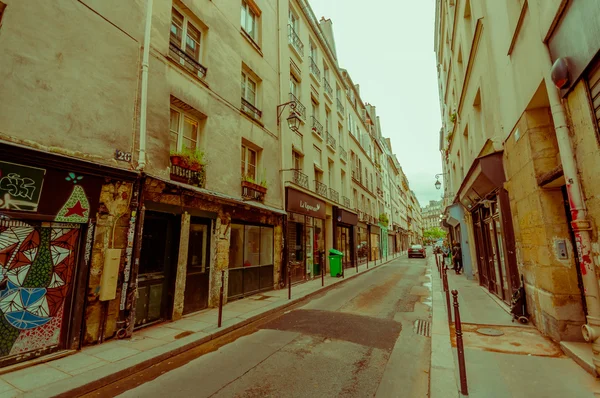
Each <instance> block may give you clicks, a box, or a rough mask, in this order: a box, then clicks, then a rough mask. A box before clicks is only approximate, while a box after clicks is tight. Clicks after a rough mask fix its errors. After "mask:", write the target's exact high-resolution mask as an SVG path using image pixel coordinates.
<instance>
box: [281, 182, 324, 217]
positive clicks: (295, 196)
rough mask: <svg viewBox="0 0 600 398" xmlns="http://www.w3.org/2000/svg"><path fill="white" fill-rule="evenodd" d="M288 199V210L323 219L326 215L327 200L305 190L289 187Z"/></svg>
mask: <svg viewBox="0 0 600 398" xmlns="http://www.w3.org/2000/svg"><path fill="white" fill-rule="evenodd" d="M286 201H287V203H286V210H287V211H290V212H294V213H300V214H304V215H307V216H311V217H316V218H321V219H324V218H325V216H326V212H325V202H323V201H322V200H320V199H317V198H315V197H313V196H310V195H307V194H305V193H304V192H300V191H297V190H295V189H291V188H288V190H287V200H286Z"/></svg>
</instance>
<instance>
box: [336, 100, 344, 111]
mask: <svg viewBox="0 0 600 398" xmlns="http://www.w3.org/2000/svg"><path fill="white" fill-rule="evenodd" d="M336 102H337V110H338V112H339V113H341V114H342V115H343V114H344V113H345V111H344V105H342V101H341V100H340V99H339V98H337V99H336Z"/></svg>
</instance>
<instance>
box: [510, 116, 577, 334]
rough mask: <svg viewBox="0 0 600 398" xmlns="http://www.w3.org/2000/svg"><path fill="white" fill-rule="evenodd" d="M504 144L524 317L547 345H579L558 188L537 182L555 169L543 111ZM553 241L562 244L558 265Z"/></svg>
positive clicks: (550, 132)
mask: <svg viewBox="0 0 600 398" xmlns="http://www.w3.org/2000/svg"><path fill="white" fill-rule="evenodd" d="M517 128H518V130H519V134H520V137H519V139H518V140H516V137H515V133H514V132H513V134H512V135H511V136H510V137H509V139H508V140H507V141H506V143H505V153H504V167H505V172H506V178H507V182H506V184H505V188H506V189H507V190H508V192H509V200H510V204H511V212H512V215H513V226H514V231H515V242H516V248H517V262H518V266H519V271H520V273H522V274H523V275H524V277H525V284H526V291H527V299H528V305H529V311H530V312H531V313H532V315H533V320H534V322H535V324H536V325H537V327H538V328H539V329H540V330H541V331H542V332H543V333H545V334H546V335H548V336H550V337H551V338H552V339H554V340H556V341H559V340H580V339H581V333H580V331H579V328H580V326H581V323H582V322H584V317H583V310H582V305H581V295H580V291H579V287H578V285H577V271H576V268H575V267H576V265H575V261H574V259H573V248H572V246H571V243H570V242H571V241H570V237H569V230H568V223H567V218H566V213H565V209H564V205H563V197H562V193H561V191H560V188H546V189H544V188H541V187H539V186H538V184H537V178H538V177H539V176H541V175H543V174H544V173H547V172H548V171H550V170H552V169H553V168H554V167H556V166H558V164H559V163H558V162H559V160H558V157H557V155H558V145H557V142H556V136H555V133H554V129H553V127H552V119H551V116H550V113H549V109H548V108H540V109H535V110H532V111H526V112H525V114H524V115H523V117H522V118H521V119H520V121H519V123H518V124H517ZM557 240H565V241H566V242H567V246H568V251H569V258H568V259H567V260H561V259H559V258H558V256H557V251H556V249H555V245H556V241H557Z"/></svg>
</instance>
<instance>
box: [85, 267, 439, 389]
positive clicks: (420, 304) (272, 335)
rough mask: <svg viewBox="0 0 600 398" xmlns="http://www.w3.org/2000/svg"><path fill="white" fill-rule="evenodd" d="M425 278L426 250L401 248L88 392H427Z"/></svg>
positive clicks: (428, 297)
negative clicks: (300, 300) (215, 342)
mask: <svg viewBox="0 0 600 398" xmlns="http://www.w3.org/2000/svg"><path fill="white" fill-rule="evenodd" d="M350 272H351V271H350ZM429 282H430V278H429V276H428V275H427V269H426V260H422V259H410V260H409V259H407V258H405V257H402V258H399V259H397V260H395V261H392V262H391V263H389V264H387V265H385V266H383V267H381V268H379V269H376V270H374V271H372V272H369V273H367V274H365V275H363V276H360V277H357V278H355V279H353V280H352V281H348V282H347V283H345V284H342V285H341V286H338V287H335V288H333V289H331V290H329V291H328V292H326V293H324V294H323V295H321V296H318V297H317V298H315V299H313V300H311V301H309V302H308V303H305V304H304V305H302V306H299V307H297V308H294V309H292V310H289V311H286V312H285V313H282V314H278V315H277V316H276V317H274V318H271V319H269V320H268V321H267V322H266V323H264V324H262V325H261V326H260V327H258V328H256V329H255V330H253V331H251V332H249V334H246V335H243V336H242V337H240V338H238V339H237V340H235V341H233V342H231V343H229V344H225V345H223V346H222V347H219V348H218V349H216V350H213V351H212V352H208V353H206V354H205V355H202V353H204V352H206V351H210V350H204V351H202V350H200V351H199V354H195V355H196V356H197V355H202V356H200V357H198V358H196V359H192V360H190V358H189V355H190V354H191V353H185V354H182V355H180V357H186V356H187V357H188V358H178V357H175V358H171V359H170V360H168V361H165V362H166V363H159V364H157V365H155V366H154V367H153V368H150V369H148V370H145V371H144V372H141V373H139V374H137V375H133V376H131V377H129V378H127V379H123V380H121V381H119V382H117V383H114V384H112V385H108V386H105V387H104V388H102V389H101V390H98V391H95V392H94V393H91V394H88V396H89V397H99V396H102V397H106V396H118V395H119V394H122V395H120V396H123V397H164V396H171V397H174V396H175V397H184V396H185V397H188V396H194V397H263V396H277V397H318V396H321V397H324V396H339V397H367V396H378V397H391V396H398V394H399V392H400V391H401V392H402V396H407V397H408V396H410V397H426V396H427V394H428V372H429V359H430V348H431V347H430V339H429V338H428V337H427V335H428V334H429V327H428V325H429V321H430V305H431V295H430V294H431V292H430V283H429ZM420 321H425V322H426V324H425V325H423V322H420ZM419 326H420V327H419ZM186 362H187V363H186ZM178 363H183V365H181V366H180V365H177V364H178ZM176 366H179V367H176ZM161 374H162V375H161ZM136 386H137V387H136ZM133 387H135V388H133ZM131 388H133V389H131ZM127 390H129V391H127Z"/></svg>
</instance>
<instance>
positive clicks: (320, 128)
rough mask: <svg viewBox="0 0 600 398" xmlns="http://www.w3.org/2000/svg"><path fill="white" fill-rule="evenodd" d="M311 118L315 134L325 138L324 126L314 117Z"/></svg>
mask: <svg viewBox="0 0 600 398" xmlns="http://www.w3.org/2000/svg"><path fill="white" fill-rule="evenodd" d="M310 118H311V121H312V131H313V133H317V135H318V136H319V137H323V125H322V124H321V123H319V121H318V120H317V119H316V118H315V117H314V116H311V117H310Z"/></svg>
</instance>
